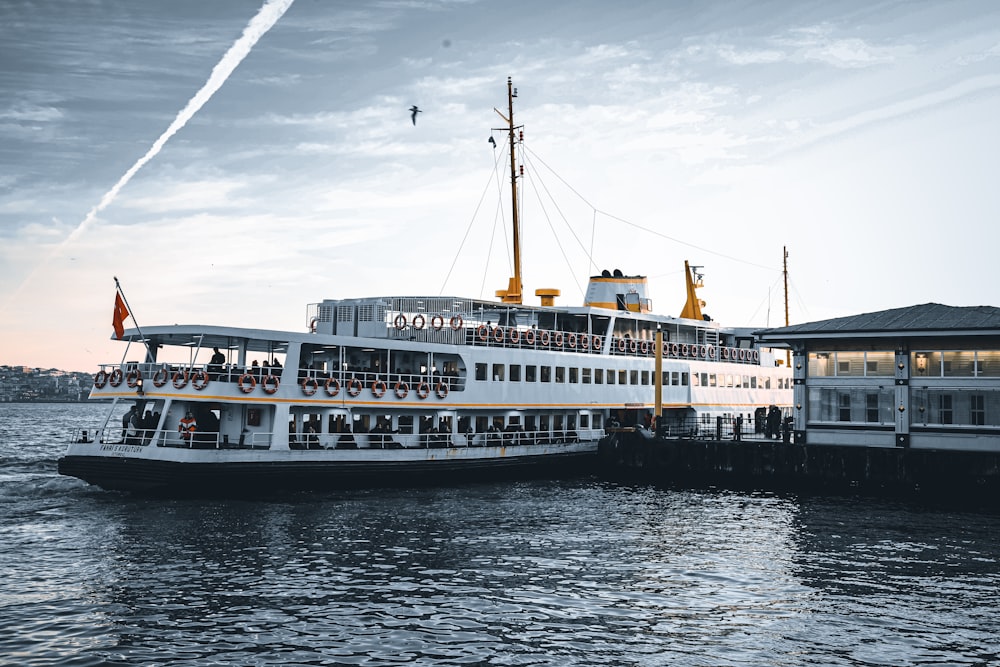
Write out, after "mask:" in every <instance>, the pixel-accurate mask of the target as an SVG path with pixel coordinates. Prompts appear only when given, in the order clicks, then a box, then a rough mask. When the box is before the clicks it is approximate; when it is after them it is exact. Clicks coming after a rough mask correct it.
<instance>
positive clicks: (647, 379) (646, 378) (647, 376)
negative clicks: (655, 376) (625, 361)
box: [642, 371, 652, 385]
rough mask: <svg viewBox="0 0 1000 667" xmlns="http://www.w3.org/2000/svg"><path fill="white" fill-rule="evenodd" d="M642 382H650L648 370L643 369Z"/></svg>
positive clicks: (646, 383) (647, 383)
mask: <svg viewBox="0 0 1000 667" xmlns="http://www.w3.org/2000/svg"><path fill="white" fill-rule="evenodd" d="M642 383H643V384H645V385H649V384H652V383H651V382H650V381H649V371H643V372H642Z"/></svg>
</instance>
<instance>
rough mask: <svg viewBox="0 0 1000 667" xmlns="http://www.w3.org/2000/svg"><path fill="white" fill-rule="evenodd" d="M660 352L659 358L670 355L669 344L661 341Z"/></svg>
mask: <svg viewBox="0 0 1000 667" xmlns="http://www.w3.org/2000/svg"><path fill="white" fill-rule="evenodd" d="M662 348H663V349H662V350H660V356H661V357H665V356H667V355H668V354H670V343H668V342H667V341H663V345H662Z"/></svg>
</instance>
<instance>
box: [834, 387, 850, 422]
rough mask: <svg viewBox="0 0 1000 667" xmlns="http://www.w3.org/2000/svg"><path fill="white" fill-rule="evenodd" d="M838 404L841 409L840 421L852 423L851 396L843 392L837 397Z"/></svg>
mask: <svg viewBox="0 0 1000 667" xmlns="http://www.w3.org/2000/svg"><path fill="white" fill-rule="evenodd" d="M837 404H838V405H839V407H840V414H839V416H838V419H839V421H842V422H849V421H851V395H850V394H848V393H845V392H841V393H840V394H839V395H838V397H837Z"/></svg>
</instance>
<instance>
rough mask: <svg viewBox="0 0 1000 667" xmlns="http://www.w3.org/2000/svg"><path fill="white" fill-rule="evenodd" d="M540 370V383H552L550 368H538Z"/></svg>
mask: <svg viewBox="0 0 1000 667" xmlns="http://www.w3.org/2000/svg"><path fill="white" fill-rule="evenodd" d="M539 368H540V369H541V376H542V382H552V367H551V366H539Z"/></svg>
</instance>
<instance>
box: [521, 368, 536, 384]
mask: <svg viewBox="0 0 1000 667" xmlns="http://www.w3.org/2000/svg"><path fill="white" fill-rule="evenodd" d="M537 377H538V367H537V366H525V367H524V381H525V382H534V381H535V380H536V378H537Z"/></svg>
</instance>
